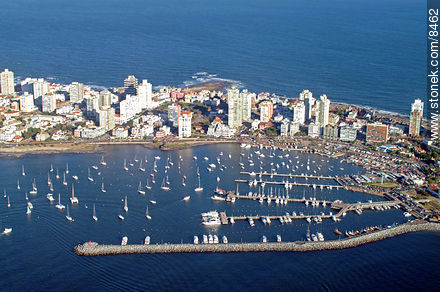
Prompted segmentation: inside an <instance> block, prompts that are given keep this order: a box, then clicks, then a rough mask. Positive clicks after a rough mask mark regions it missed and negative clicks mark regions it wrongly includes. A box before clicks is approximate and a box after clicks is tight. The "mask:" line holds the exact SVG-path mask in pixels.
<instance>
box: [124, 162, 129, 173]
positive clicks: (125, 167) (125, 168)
mask: <svg viewBox="0 0 440 292" xmlns="http://www.w3.org/2000/svg"><path fill="white" fill-rule="evenodd" d="M124 170H125V171H128V167H127V160H126V159H124Z"/></svg>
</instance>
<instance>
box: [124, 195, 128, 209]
mask: <svg viewBox="0 0 440 292" xmlns="http://www.w3.org/2000/svg"><path fill="white" fill-rule="evenodd" d="M124 211H125V212H128V205H127V196H125V203H124Z"/></svg>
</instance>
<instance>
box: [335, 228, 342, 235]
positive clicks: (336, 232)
mask: <svg viewBox="0 0 440 292" xmlns="http://www.w3.org/2000/svg"><path fill="white" fill-rule="evenodd" d="M334 232H335V234H337V235H342V232H341V231H339V229H338V228H336V229H335V231H334Z"/></svg>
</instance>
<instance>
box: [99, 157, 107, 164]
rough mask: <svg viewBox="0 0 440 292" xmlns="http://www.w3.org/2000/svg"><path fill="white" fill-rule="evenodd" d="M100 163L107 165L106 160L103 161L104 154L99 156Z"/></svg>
mask: <svg viewBox="0 0 440 292" xmlns="http://www.w3.org/2000/svg"><path fill="white" fill-rule="evenodd" d="M100 163H101V165H104V166H106V165H107V162H105V160H104V156H101V162H100Z"/></svg>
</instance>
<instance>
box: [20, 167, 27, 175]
mask: <svg viewBox="0 0 440 292" xmlns="http://www.w3.org/2000/svg"><path fill="white" fill-rule="evenodd" d="M21 175H22V176H26V172H25V171H24V165H22V166H21Z"/></svg>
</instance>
